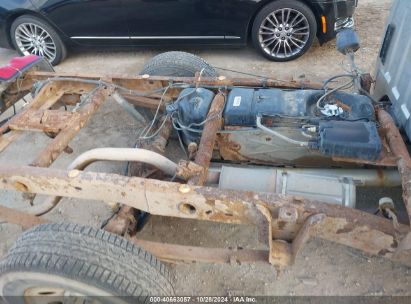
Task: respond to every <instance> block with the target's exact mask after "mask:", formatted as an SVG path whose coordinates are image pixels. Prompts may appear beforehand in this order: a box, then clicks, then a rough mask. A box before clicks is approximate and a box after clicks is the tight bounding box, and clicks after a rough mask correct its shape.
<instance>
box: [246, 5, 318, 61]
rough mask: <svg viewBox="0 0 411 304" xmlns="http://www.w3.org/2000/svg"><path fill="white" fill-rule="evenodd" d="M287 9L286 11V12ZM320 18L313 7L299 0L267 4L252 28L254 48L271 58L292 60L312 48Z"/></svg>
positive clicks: (274, 59)
mask: <svg viewBox="0 0 411 304" xmlns="http://www.w3.org/2000/svg"><path fill="white" fill-rule="evenodd" d="M283 12H284V14H283ZM316 34H317V21H316V18H315V16H314V14H313V12H312V11H311V9H310V8H309V7H308V6H307V5H305V4H304V3H301V2H300V1H296V0H278V1H274V2H272V3H270V4H268V5H266V6H265V7H264V8H263V9H262V10H261V11H260V12H259V13H258V14H257V16H256V18H255V20H254V23H253V27H252V40H253V44H254V47H255V48H256V49H258V50H259V51H260V52H261V53H262V54H263V55H264V56H265V57H266V58H268V59H270V60H272V61H280V62H281V61H290V60H294V59H296V58H298V57H300V56H302V55H303V54H304V53H305V52H307V50H308V49H309V48H310V47H311V45H312V43H313V41H314V38H315V36H316Z"/></svg>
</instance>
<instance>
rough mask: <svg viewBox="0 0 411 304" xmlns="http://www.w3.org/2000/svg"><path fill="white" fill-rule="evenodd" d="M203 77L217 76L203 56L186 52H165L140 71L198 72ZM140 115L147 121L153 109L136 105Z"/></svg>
mask: <svg viewBox="0 0 411 304" xmlns="http://www.w3.org/2000/svg"><path fill="white" fill-rule="evenodd" d="M200 72H201V75H202V76H204V77H217V76H218V74H217V72H216V71H215V69H214V68H213V67H212V66H211V65H210V64H209V63H208V62H207V61H205V60H204V59H203V58H201V57H198V56H196V55H194V54H191V53H187V52H179V51H172V52H165V53H161V54H158V55H157V56H154V57H153V58H151V59H150V60H149V61H148V62H147V63H146V64H145V65H144V67H143V69H142V70H141V71H140V73H139V74H140V75H145V74H148V75H150V76H174V77H194V76H195V74H196V73H200ZM136 109H137V110H138V111H139V113H140V114H141V115H143V117H144V118H145V119H146V120H147V121H148V122H149V121H152V120H153V118H154V114H155V111H154V110H151V109H147V108H142V107H137V106H136Z"/></svg>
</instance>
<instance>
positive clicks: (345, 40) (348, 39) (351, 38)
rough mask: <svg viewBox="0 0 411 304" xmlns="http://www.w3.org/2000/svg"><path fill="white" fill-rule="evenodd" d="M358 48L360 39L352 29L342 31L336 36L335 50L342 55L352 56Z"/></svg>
mask: <svg viewBox="0 0 411 304" xmlns="http://www.w3.org/2000/svg"><path fill="white" fill-rule="evenodd" d="M359 48H360V39H359V38H358V35H357V33H356V32H355V31H354V30H353V29H344V30H342V31H340V32H338V34H337V50H338V51H339V52H340V53H342V54H343V55H347V54H353V53H355V52H356V51H358V49H359Z"/></svg>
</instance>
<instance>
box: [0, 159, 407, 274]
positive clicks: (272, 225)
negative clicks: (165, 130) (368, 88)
mask: <svg viewBox="0 0 411 304" xmlns="http://www.w3.org/2000/svg"><path fill="white" fill-rule="evenodd" d="M0 179H1V183H0V188H1V189H7V190H17V191H21V192H27V193H36V194H47V195H55V196H57V195H59V196H64V197H71V198H80V199H91V200H99V201H105V202H113V201H115V202H119V203H121V204H124V205H127V206H130V207H133V208H136V209H139V210H143V211H147V212H149V213H151V214H154V215H161V216H172V217H179V218H187V219H197V220H207V221H214V222H221V223H231V224H249V225H255V226H257V227H258V230H259V238H260V240H261V241H262V242H263V243H265V244H266V245H267V247H268V248H269V249H270V253H271V254H270V261H271V263H273V264H275V265H278V266H285V265H289V264H290V263H291V261H292V260H293V259H294V257H295V254H296V253H297V252H298V251H299V250H300V248H301V246H302V245H303V244H304V243H305V241H306V240H307V239H309V238H310V237H312V236H316V237H320V238H323V239H326V240H330V241H333V242H338V243H341V244H344V245H347V246H350V247H353V248H357V249H360V250H362V251H365V252H367V253H369V254H374V255H381V256H384V257H387V258H391V259H396V260H400V261H401V262H403V263H406V264H409V265H411V260H410V259H409V258H405V259H400V258H398V256H401V255H400V252H399V251H398V250H400V249H398V248H399V247H398V244H399V243H400V242H401V241H402V240H403V239H404V238H405V237H406V236H407V234H408V233H409V231H410V228H409V226H406V225H402V224H400V225H399V226H398V228H397V229H396V228H394V226H393V224H392V222H391V221H389V220H388V219H385V218H382V217H377V216H374V215H372V214H369V213H366V212H363V211H360V210H357V209H351V208H345V207H341V206H337V205H330V204H327V203H321V202H316V201H311V200H306V199H302V198H298V197H286V196H282V195H277V194H269V193H255V192H245V191H231V190H223V189H218V188H213V187H202V186H190V185H187V184H180V183H174V182H166V181H160V180H154V179H146V178H140V177H126V176H121V175H117V174H108V173H95V172H83V171H77V170H72V171H66V170H58V169H50V168H38V167H30V166H27V167H25V166H20V167H6V166H0ZM159 202H161V203H159ZM0 216H1V214H0ZM312 216H314V217H315V216H316V218H315V219H314V220H313V219H312V218H311V217H312ZM265 219H266V221H265ZM307 221H308V222H307ZM307 223H309V224H307ZM401 250H402V249H401ZM401 250H400V251H401ZM402 251H403V252H404V250H402ZM405 251H406V252H407V253H408V252H409V249H406V250H405Z"/></svg>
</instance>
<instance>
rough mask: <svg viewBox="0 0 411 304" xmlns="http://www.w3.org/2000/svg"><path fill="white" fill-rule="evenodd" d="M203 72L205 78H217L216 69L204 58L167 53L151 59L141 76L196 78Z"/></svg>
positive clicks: (175, 52)
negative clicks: (196, 75)
mask: <svg viewBox="0 0 411 304" xmlns="http://www.w3.org/2000/svg"><path fill="white" fill-rule="evenodd" d="M201 71H202V76H204V77H217V76H218V74H217V72H216V71H215V70H214V68H213V67H212V66H211V65H210V64H208V63H207V62H206V61H205V60H204V59H203V58H201V57H198V56H196V55H194V54H190V53H187V52H177V51H173V52H165V53H161V54H159V55H157V56H154V57H153V58H151V59H150V60H149V61H148V62H147V63H146V64H145V65H144V67H143V69H142V70H141V71H140V75H144V74H148V75H152V76H174V77H194V76H195V74H196V73H197V72H201Z"/></svg>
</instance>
